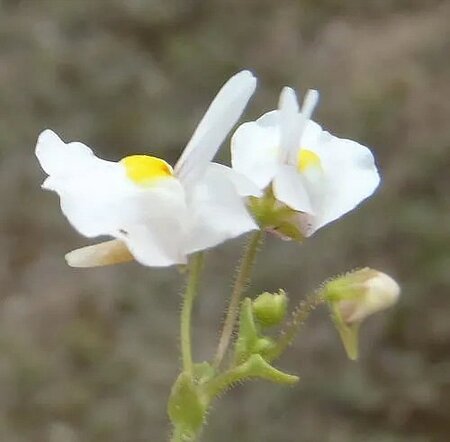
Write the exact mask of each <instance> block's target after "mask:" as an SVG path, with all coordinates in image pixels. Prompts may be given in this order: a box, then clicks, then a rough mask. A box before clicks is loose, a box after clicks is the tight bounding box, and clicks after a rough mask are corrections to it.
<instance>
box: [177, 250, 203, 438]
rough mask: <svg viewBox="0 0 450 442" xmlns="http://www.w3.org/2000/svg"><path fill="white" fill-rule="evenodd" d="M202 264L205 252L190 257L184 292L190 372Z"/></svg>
mask: <svg viewBox="0 0 450 442" xmlns="http://www.w3.org/2000/svg"><path fill="white" fill-rule="evenodd" d="M202 266H203V253H196V254H195V255H193V256H191V257H190V258H189V269H188V272H189V274H188V282H187V285H186V292H185V294H184V298H183V307H182V310H181V356H182V361H183V370H184V371H185V372H187V373H189V374H192V344H191V317H192V307H193V304H194V299H195V296H196V295H197V291H198V286H199V281H200V273H201V270H202ZM175 440H176V439H175ZM180 440H181V439H180Z"/></svg>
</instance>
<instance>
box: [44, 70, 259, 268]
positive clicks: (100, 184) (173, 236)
mask: <svg viewBox="0 0 450 442" xmlns="http://www.w3.org/2000/svg"><path fill="white" fill-rule="evenodd" d="M255 87H256V79H255V78H254V77H253V75H252V74H251V73H250V72H248V71H242V72H240V73H238V74H236V75H235V76H234V77H232V78H231V79H230V80H229V81H228V82H227V83H226V84H225V85H224V86H223V87H222V89H221V90H220V92H219V93H218V95H217V96H216V98H215V99H214V100H213V102H212V103H211V105H210V107H209V109H208V110H207V112H206V114H205V116H204V117H203V119H202V120H201V122H200V124H199V125H198V127H197V129H196V130H195V132H194V134H193V136H192V138H191V140H190V141H189V143H188V144H187V146H186V148H185V149H184V152H183V153H182V155H181V157H180V159H179V160H178V162H177V164H176V165H175V167H174V168H173V169H172V167H171V166H170V165H169V164H168V163H166V162H165V161H164V160H162V159H159V158H156V157H152V156H147V155H132V156H128V157H125V158H123V159H122V160H120V161H119V162H111V161H105V160H103V159H100V158H98V157H96V156H95V155H94V153H93V152H92V150H91V149H90V148H89V147H87V146H85V145H84V144H82V143H78V142H72V143H68V144H66V143H64V142H63V141H62V140H61V139H60V138H59V137H58V136H57V135H56V134H55V133H54V132H52V131H51V130H45V131H44V132H42V133H41V135H40V136H39V139H38V142H37V146H36V155H37V157H38V159H39V162H40V164H41V166H42V168H43V169H44V171H45V172H46V173H47V174H48V175H49V176H48V178H47V179H46V180H45V182H44V183H43V185H42V187H43V188H44V189H48V190H53V191H55V192H57V193H58V195H59V197H60V200H61V209H62V211H63V213H64V215H65V216H66V217H67V218H68V220H69V221H70V223H71V224H72V225H73V226H74V227H75V229H77V230H78V231H79V232H80V233H81V234H82V235H84V236H87V237H96V236H99V235H108V236H112V237H114V238H116V240H113V241H109V242H107V243H102V244H99V245H96V246H90V247H86V248H82V249H79V250H75V251H73V252H71V253H69V254H68V255H67V260H68V262H69V264H70V265H72V266H77V267H90V266H95V265H106V264H111V263H115V262H122V261H127V260H130V259H131V258H132V257H134V258H135V259H136V260H137V261H139V262H140V263H142V264H144V265H148V266H169V265H172V264H179V263H185V262H186V256H187V255H188V254H190V253H194V252H196V251H199V250H203V249H206V248H209V247H213V246H215V245H217V244H219V243H221V242H223V241H225V240H227V239H229V238H233V237H236V236H238V235H241V234H242V233H245V232H247V231H250V230H253V229H256V228H257V226H256V224H255V222H254V221H253V219H252V217H251V216H250V215H249V214H248V212H247V209H246V208H245V205H244V202H243V201H242V199H241V197H240V193H242V194H243V195H250V194H253V195H256V194H258V192H259V191H258V189H257V188H255V186H253V185H252V184H251V183H248V182H247V181H246V179H245V178H244V177H239V175H238V174H237V173H236V172H234V171H233V170H232V169H229V168H226V167H225V166H221V165H218V164H213V163H211V160H212V159H213V157H214V155H215V154H216V152H217V150H218V149H219V147H220V145H221V144H222V142H223V141H224V139H225V137H226V136H227V134H228V133H229V131H230V130H231V128H232V127H233V126H234V124H235V123H236V122H237V120H238V119H239V117H240V115H241V114H242V112H243V110H244V108H245V106H246V104H247V102H248V100H249V99H250V97H251V95H252V94H253V92H254V90H255ZM238 191H239V193H238ZM130 253H131V254H130Z"/></svg>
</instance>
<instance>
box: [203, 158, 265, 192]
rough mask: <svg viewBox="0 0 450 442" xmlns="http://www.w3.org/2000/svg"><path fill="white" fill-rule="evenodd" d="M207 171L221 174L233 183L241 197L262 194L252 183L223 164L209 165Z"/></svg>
mask: <svg viewBox="0 0 450 442" xmlns="http://www.w3.org/2000/svg"><path fill="white" fill-rule="evenodd" d="M208 170H212V171H214V173H217V174H222V175H223V176H224V177H225V178H226V179H228V180H229V181H230V182H231V183H233V185H234V187H235V189H236V191H237V193H238V194H239V195H240V196H242V197H245V196H257V197H259V196H262V194H263V192H262V190H260V189H259V187H258V186H257V185H256V184H255V183H254V182H253V181H251V180H250V179H249V178H247V177H246V176H245V175H243V174H241V173H239V172H237V171H236V170H234V169H232V168H231V167H227V166H224V165H223V164H218V163H211V164H210V165H209V166H208Z"/></svg>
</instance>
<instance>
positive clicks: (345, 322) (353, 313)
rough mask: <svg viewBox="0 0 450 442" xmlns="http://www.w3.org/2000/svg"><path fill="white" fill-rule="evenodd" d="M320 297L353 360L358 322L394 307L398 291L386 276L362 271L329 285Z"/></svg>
mask: <svg viewBox="0 0 450 442" xmlns="http://www.w3.org/2000/svg"><path fill="white" fill-rule="evenodd" d="M323 293H324V296H325V298H326V300H327V301H328V304H329V305H330V308H331V311H332V318H333V321H334V323H335V326H336V328H337V330H338V332H339V335H340V336H341V339H342V342H343V344H344V347H345V350H346V352H347V355H348V357H349V358H350V359H353V360H355V359H357V357H358V333H359V326H360V324H361V322H362V321H363V319H365V318H366V317H367V316H370V315H372V314H373V313H376V312H378V311H381V310H384V309H386V308H388V307H390V306H392V305H394V304H395V303H396V302H397V300H398V297H399V295H400V287H399V285H398V284H397V282H395V281H394V279H392V278H391V277H390V276H388V275H386V274H385V273H382V272H379V271H378V270H373V269H369V268H364V269H361V270H355V271H353V272H350V273H347V274H346V275H344V276H341V277H339V278H336V279H334V280H332V281H330V282H328V283H327V284H326V285H325V287H324V289H323Z"/></svg>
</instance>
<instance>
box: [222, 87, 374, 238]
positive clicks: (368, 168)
mask: <svg viewBox="0 0 450 442" xmlns="http://www.w3.org/2000/svg"><path fill="white" fill-rule="evenodd" d="M318 98H319V97H318V93H317V91H314V90H310V91H308V93H307V94H306V96H305V100H304V102H303V106H302V109H301V111H299V108H298V103H297V98H296V95H295V92H294V91H293V90H292V89H290V88H284V89H283V91H282V93H281V95H280V102H279V109H278V110H276V111H272V112H268V113H266V114H265V115H263V116H262V117H261V118H259V119H258V120H256V121H254V122H249V123H244V124H242V125H241V126H240V127H239V128H238V129H237V130H236V132H235V134H234V135H233V138H232V143H231V153H232V165H233V169H234V170H236V171H237V172H240V173H242V174H244V175H245V176H247V177H248V178H250V179H251V180H252V181H253V182H254V183H255V184H256V185H257V186H258V187H259V188H260V189H265V188H267V186H268V185H269V184H270V183H272V191H273V195H274V197H275V199H276V200H277V201H278V202H279V203H283V204H284V205H286V206H288V207H289V208H291V209H293V211H295V213H296V215H295V217H294V218H295V219H294V222H295V224H296V226H297V228H298V229H300V232H301V234H302V235H303V236H310V235H311V234H313V233H314V232H315V231H316V230H317V229H319V228H320V227H322V226H324V225H325V224H328V223H329V222H331V221H333V220H335V219H337V218H339V217H341V216H342V215H344V214H345V213H347V212H349V211H350V210H352V209H353V208H354V207H355V206H357V205H358V204H359V203H360V202H361V201H362V200H364V199H365V198H367V197H368V196H370V195H371V194H372V193H373V192H374V190H375V189H376V187H377V186H378V184H379V181H380V178H379V175H378V172H377V169H376V166H375V162H374V158H373V155H372V153H371V152H370V150H369V149H367V148H366V147H364V146H362V145H361V144H358V143H356V142H354V141H351V140H346V139H341V138H338V137H335V136H333V135H331V134H330V133H328V132H326V131H324V130H322V128H321V127H320V126H319V125H318V124H317V123H315V122H313V121H312V120H311V119H310V117H311V114H312V112H313V110H314V107H315V106H316V104H317V101H318Z"/></svg>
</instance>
